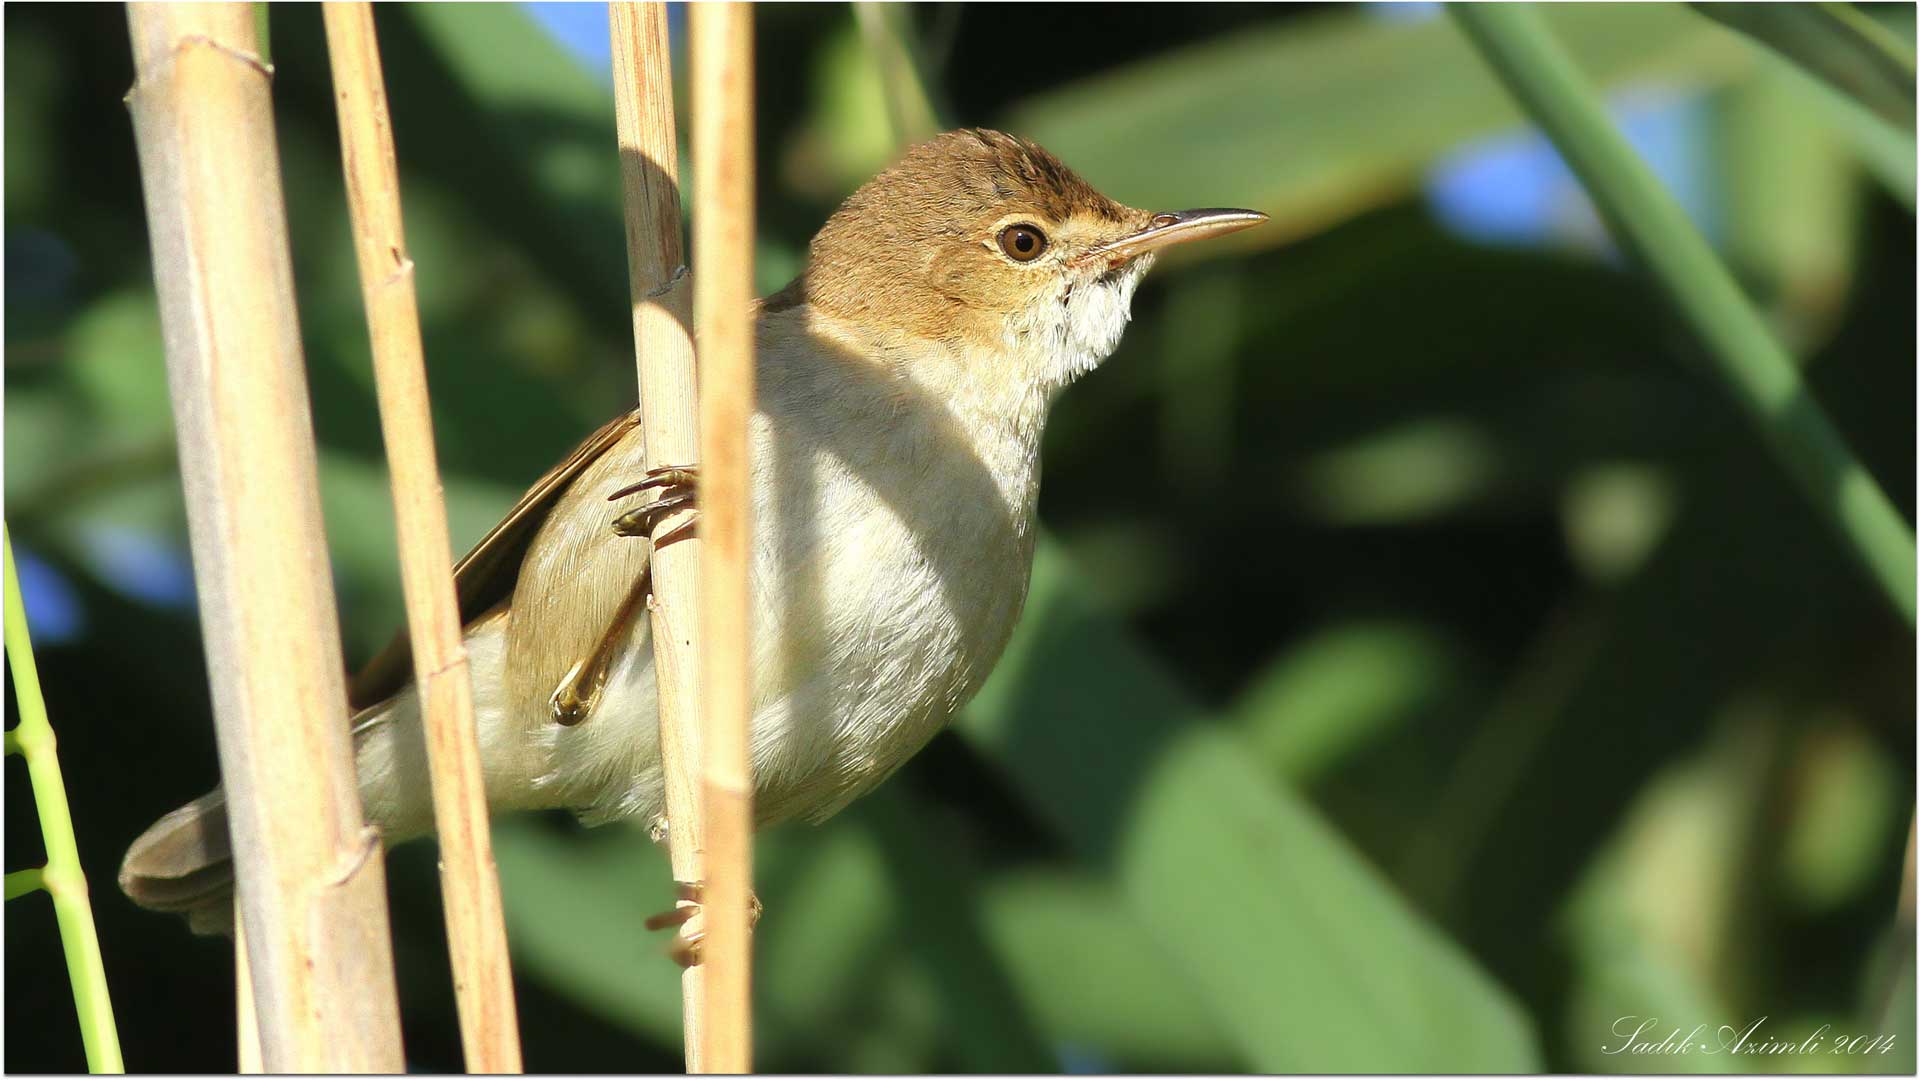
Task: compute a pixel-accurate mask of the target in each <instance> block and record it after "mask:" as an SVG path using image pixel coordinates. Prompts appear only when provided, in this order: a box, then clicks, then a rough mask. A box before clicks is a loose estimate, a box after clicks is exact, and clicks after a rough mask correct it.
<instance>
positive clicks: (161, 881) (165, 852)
mask: <svg viewBox="0 0 1920 1080" xmlns="http://www.w3.org/2000/svg"><path fill="white" fill-rule="evenodd" d="M120 889H121V891H122V892H125V893H126V894H127V896H128V897H129V898H131V899H132V900H133V902H134V903H136V904H139V905H140V906H141V907H143V908H147V909H149V910H152V911H172V912H176V913H178V914H181V915H185V916H186V917H187V925H188V926H189V927H191V928H192V929H193V932H194V933H196V934H227V935H231V934H232V933H233V846H232V842H231V841H230V839H229V838H228V835H227V793H226V791H225V790H224V789H221V788H215V789H213V791H212V792H211V793H209V794H207V795H202V796H201V797H200V798H198V799H195V800H193V801H192V802H190V803H188V804H187V805H185V806H183V807H181V808H180V809H178V810H175V811H174V812H172V813H170V814H168V815H167V816H166V817H163V818H161V819H160V820H159V821H156V822H154V823H153V825H152V826H151V827H149V828H148V829H147V831H146V832H144V833H141V834H140V839H138V840H135V841H134V842H133V846H132V847H130V848H128V849H127V857H126V860H125V861H123V862H122V863H121V864H120Z"/></svg>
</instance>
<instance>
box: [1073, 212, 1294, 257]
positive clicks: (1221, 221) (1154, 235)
mask: <svg viewBox="0 0 1920 1080" xmlns="http://www.w3.org/2000/svg"><path fill="white" fill-rule="evenodd" d="M1265 220H1267V215H1265V214H1263V213H1261V212H1260V211H1258V210H1222V209H1218V208H1209V209H1205V210H1176V211H1173V212H1172V213H1166V214H1155V215H1153V220H1152V221H1150V222H1148V223H1147V227H1146V228H1144V229H1141V230H1140V231H1139V232H1137V233H1134V234H1133V235H1132V236H1127V237H1123V238H1121V239H1119V240H1116V241H1114V242H1113V243H1111V244H1107V245H1105V246H1103V247H1097V248H1094V249H1093V250H1092V251H1089V252H1087V255H1086V258H1087V259H1089V260H1092V259H1100V258H1104V259H1106V260H1107V262H1108V263H1109V264H1110V265H1114V266H1118V265H1119V264H1121V263H1123V262H1126V261H1127V260H1128V259H1131V258H1133V257H1134V256H1136V255H1144V254H1146V253H1147V252H1149V251H1158V250H1159V249H1161V248H1163V247H1168V246H1170V245H1173V244H1184V243H1186V242H1188V241H1189V240H1205V239H1207V238H1208V237H1211V236H1225V235H1227V234H1228V233H1235V232H1239V231H1240V230H1241V229H1251V228H1253V227H1254V226H1255V225H1258V224H1260V223H1261V222H1263V221H1265Z"/></svg>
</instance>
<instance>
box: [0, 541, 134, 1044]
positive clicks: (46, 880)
mask: <svg viewBox="0 0 1920 1080" xmlns="http://www.w3.org/2000/svg"><path fill="white" fill-rule="evenodd" d="M0 546H3V547H4V548H5V561H6V641H7V666H8V667H9V668H11V669H12V670H13V691H14V695H15V697H16V698H17V700H18V701H19V704H20V722H19V724H17V725H16V726H15V727H14V729H13V730H12V731H11V732H8V734H9V735H10V736H12V737H13V740H14V741H15V742H16V743H17V744H18V746H19V748H20V752H21V754H22V755H23V756H25V757H26V759H27V776H28V778H29V780H30V782H31V783H32V785H33V802H34V806H35V807H36V808H37V809H38V810H39V812H40V832H41V836H42V837H43V839H44V842H45V844H46V848H47V865H46V867H45V868H44V869H42V870H41V871H40V874H41V879H40V882H39V884H40V885H41V886H42V887H44V888H45V889H46V890H47V892H49V893H51V894H52V895H53V911H54V916H55V918H56V919H58V921H59V925H60V944H61V946H62V947H63V948H64V949H65V951H66V955H67V974H68V975H69V976H70V977H71V979H72V980H73V1007H74V1010H75V1011H76V1012H78V1013H79V1014H80V1038H81V1040H82V1041H83V1042H84V1043H85V1044H86V1048H87V1068H88V1069H89V1070H91V1071H93V1072H97V1073H120V1072H125V1071H127V1070H126V1066H125V1065H124V1064H123V1063H122V1062H121V1060H120V1035H119V1032H118V1030H117V1029H116V1028H115V1027H114V1023H113V1002H112V1001H111V1000H110V999H109V998H108V996H107V973H106V968H105V966H104V965H103V964H102V963H101V961H100V936H99V934H98V933H97V932H96V931H95V930H94V926H93V909H92V907H91V906H90V904H89V902H88V899H87V877H86V874H85V872H84V871H82V870H81V869H80V849H79V844H78V842H77V841H75V840H74V837H73V815H72V814H71V813H70V812H69V811H68V809H67V787H66V782H65V781H63V780H62V779H61V777H60V759H59V758H58V757H57V756H56V754H55V752H54V740H53V725H51V724H49V723H48V722H47V702H46V698H45V697H43V696H42V695H41V693H40V671H39V669H38V668H36V667H35V666H34V663H33V644H32V642H30V641H29V640H28V637H27V609H26V606H25V605H24V604H22V603H21V600H20V579H19V576H18V575H17V574H16V573H15V572H14V566H13V540H12V538H11V537H10V536H8V535H7V534H6V532H5V528H4V526H0ZM14 886H15V875H12V874H9V875H7V898H8V899H9V900H11V899H12V898H13V897H14V895H15V893H14Z"/></svg>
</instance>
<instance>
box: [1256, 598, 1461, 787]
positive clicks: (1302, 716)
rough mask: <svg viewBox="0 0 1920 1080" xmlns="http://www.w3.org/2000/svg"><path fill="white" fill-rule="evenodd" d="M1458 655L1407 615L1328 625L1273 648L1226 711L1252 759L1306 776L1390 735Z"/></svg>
mask: <svg viewBox="0 0 1920 1080" xmlns="http://www.w3.org/2000/svg"><path fill="white" fill-rule="evenodd" d="M1459 667H1460V665H1459V658H1458V657H1457V656H1455V655H1454V654H1453V650H1451V649H1449V648H1448V646H1447V643H1446V641H1445V640H1444V639H1443V638H1441V637H1440V636H1439V635H1437V634H1435V633H1434V632H1433V631H1432V630H1430V629H1428V628H1426V627H1423V626H1420V625H1417V624H1409V623H1394V622H1359V623H1346V624H1342V625H1336V626H1330V627H1327V628H1326V629H1324V630H1320V631H1317V632H1315V633H1314V634H1313V635H1312V636H1311V637H1309V638H1308V639H1307V640H1305V641H1302V642H1300V643H1298V644H1296V645H1293V646H1291V647H1289V648H1287V649H1286V650H1284V651H1282V652H1281V653H1280V655H1279V656H1277V657H1276V658H1275V659H1274V660H1273V661H1272V662H1271V663H1270V664H1268V666H1267V668H1266V669H1265V670H1264V671H1262V672H1260V674H1258V675H1256V676H1255V677H1254V680H1253V683H1252V685H1250V686H1249V687H1248V688H1247V689H1246V690H1244V691H1242V692H1241V694H1240V697H1239V699H1238V700H1236V701H1235V702H1234V703H1233V705H1232V707H1231V709H1230V710H1229V713H1228V719H1229V722H1230V723H1231V724H1232V725H1233V726H1234V727H1235V728H1236V729H1238V730H1239V732H1240V734H1241V737H1242V738H1244V739H1245V740H1246V742H1247V743H1248V745H1249V746H1251V747H1253V748H1254V750H1255V752H1256V754H1257V755H1258V758H1259V760H1260V762H1261V764H1262V765H1265V766H1266V767H1268V768H1271V769H1273V770H1274V774H1275V775H1277V776H1283V777H1285V778H1287V779H1288V780H1291V781H1294V782H1296V783H1305V782H1309V781H1311V780H1313V779H1315V778H1316V777H1318V776H1320V775H1322V774H1324V773H1326V772H1328V771H1329V770H1331V769H1332V768H1334V767H1335V766H1336V765H1338V763H1339V762H1340V760H1341V759H1342V758H1344V757H1346V756H1347V755H1349V754H1351V753H1354V752H1355V751H1357V750H1359V749H1361V748H1363V747H1365V746H1367V745H1368V744H1370V743H1374V742H1377V741H1379V740H1381V739H1383V738H1385V737H1386V736H1388V735H1390V734H1391V733H1392V731H1393V729H1394V728H1396V727H1398V726H1399V725H1401V724H1403V723H1406V722H1407V721H1408V720H1410V719H1412V718H1413V717H1414V716H1415V715H1416V713H1417V711H1418V710H1419V709H1421V708H1422V707H1427V706H1431V705H1433V704H1434V703H1435V702H1436V701H1437V700H1438V699H1440V698H1441V697H1443V696H1444V695H1446V694H1447V693H1448V692H1449V691H1450V690H1452V689H1453V688H1454V687H1455V686H1456V685H1457V684H1458V683H1459V681H1460V679H1461V672H1460V670H1459Z"/></svg>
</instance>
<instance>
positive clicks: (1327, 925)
mask: <svg viewBox="0 0 1920 1080" xmlns="http://www.w3.org/2000/svg"><path fill="white" fill-rule="evenodd" d="M1083 590H1084V587H1083V586H1081V585H1079V584H1078V583H1077V582H1076V581H1075V580H1074V577H1073V574H1072V572H1071V570H1070V569H1069V567H1068V566H1067V565H1066V564H1065V561H1064V557H1063V556H1061V555H1060V554H1059V553H1058V552H1057V551H1056V550H1055V549H1054V548H1053V546H1052V545H1051V544H1050V543H1049V544H1047V545H1044V546H1043V547H1042V548H1041V551H1040V556H1039V558H1038V560H1037V562H1036V565H1035V572H1034V581H1033V588H1032V590H1031V594H1030V596H1029V598H1028V601H1027V613H1026V616H1025V618H1024V619H1023V620H1022V622H1021V626H1020V629H1019V630H1018V631H1017V632H1016V634H1015V637H1014V641H1013V644H1012V645H1011V646H1010V647H1009V649H1008V653H1007V657H1006V658H1005V659H1004V660H1003V661H1002V662H1001V666H1000V668H999V670H998V671H996V673H995V675H994V677H993V679H992V680H990V682H989V684H988V686H987V688H986V689H985V690H984V691H983V692H982V694H981V697H980V699H979V700H978V701H977V702H976V703H975V705H974V706H973V707H972V708H971V709H970V710H969V712H968V715H967V718H966V720H965V722H964V724H963V731H964V733H965V734H966V735H967V736H968V737H969V738H970V739H971V740H972V742H973V743H974V744H975V746H977V747H978V748H979V749H980V750H981V751H982V752H983V753H985V754H987V755H989V756H990V757H991V758H992V759H993V760H994V761H996V762H998V763H999V765H1000V766H1001V767H1002V768H1003V769H1004V770H1005V771H1006V773H1007V775H1008V777H1009V778H1010V780H1011V781H1012V782H1013V783H1014V784H1015V786H1016V787H1017V788H1018V789H1019V790H1020V791H1021V792H1022V793H1023V794H1024V795H1025V796H1026V798H1027V800H1028V802H1029V803H1030V804H1031V805H1032V806H1033V807H1034V808H1035V809H1036V810H1037V811H1039V812H1040V813H1041V814H1042V815H1043V816H1045V817H1046V818H1047V819H1049V820H1050V821H1051V822H1052V823H1053V824H1054V826H1055V827H1056V828H1058V829H1059V831H1060V833H1061V834H1062V835H1063V836H1064V837H1065V838H1066V839H1067V840H1068V841H1069V842H1070V843H1072V844H1073V845H1074V847H1075V848H1077V849H1078V850H1079V851H1080V853H1081V854H1082V856H1083V857H1084V858H1086V859H1087V860H1089V861H1090V862H1091V863H1093V864H1094V865H1095V866H1097V867H1100V868H1102V869H1104V870H1107V871H1108V872H1110V873H1112V874H1113V876H1114V880H1115V882H1116V884H1117V887H1118V888H1119V891H1120V894H1121V895H1122V896H1123V897H1124V898H1125V899H1126V901H1127V904H1128V906H1129V908H1130V909H1131V910H1132V912H1133V913H1134V915H1135V917H1136V918H1138V919H1139V921H1140V923H1141V924H1142V925H1143V926H1144V927H1145V928H1146V929H1147V931H1148V933H1149V934H1151V935H1152V937H1153V939H1154V940H1155V942H1156V943H1157V944H1158V945H1159V947H1160V948H1162V949H1164V950H1165V952H1166V953H1167V954H1168V955H1169V956H1170V957H1172V958H1173V961H1174V964H1175V966H1176V968H1177V969H1178V970H1180V971H1181V972H1182V973H1183V974H1184V975H1185V976H1186V977H1187V979H1188V980H1189V981H1191V982H1192V984H1193V985H1194V986H1195V987H1196V990H1197V993H1198V996H1199V999H1200V1001H1201V1002H1202V1003H1203V1004H1204V1006H1205V1007H1206V1008H1208V1009H1209V1010H1211V1011H1212V1012H1213V1014H1214V1015H1215V1016H1216V1017H1217V1019H1218V1022H1219V1024H1220V1026H1221V1028H1222V1029H1223V1030H1225V1031H1227V1032H1228V1033H1229V1034H1230V1035H1231V1037H1232V1038H1233V1039H1234V1041H1235V1042H1236V1043H1237V1045H1238V1046H1239V1049H1240V1051H1241V1053H1242V1054H1243V1055H1245V1059H1246V1062H1247V1064H1248V1065H1249V1066H1250V1067H1252V1068H1253V1069H1255V1070H1259V1071H1267V1072H1288V1071H1309V1072H1398V1071H1440V1072H1452V1071H1465V1072H1527V1071H1531V1070H1534V1069H1536V1068H1537V1067H1538V1055H1537V1051H1536V1049H1535V1045H1534V1039H1533V1034H1532V1032H1531V1030H1530V1028H1529V1025H1528V1022H1527V1020H1526V1018H1525V1017H1524V1015H1523V1014H1522V1013H1521V1012H1520V1010H1519V1008H1518V1007H1517V1006H1516V1004H1515V1003H1514V1002H1513V1001H1512V1000H1511V999H1510V998H1509V997H1508V996H1507V994H1506V992H1505V991H1504V990H1502V989H1501V988H1500V987H1499V986H1498V985H1496V984H1495V983H1494V982H1493V981H1492V980H1491V979H1490V978H1488V976H1487V975H1486V974H1485V973H1483V972H1482V971H1480V970H1479V969H1478V968H1477V967H1476V966H1475V965H1474V963H1473V961H1472V959H1471V958H1470V957H1468V956H1467V955H1466V954H1464V953H1463V952H1462V951H1461V950H1460V949H1459V948H1458V947H1457V946H1456V945H1454V944H1453V943H1452V942H1451V941H1449V940H1448V939H1447V938H1446V937H1445V936H1444V935H1443V934H1441V933H1440V932H1439V931H1438V930H1436V929H1435V928H1434V927H1433V926H1431V925H1430V924H1429V923H1427V922H1426V920H1424V919H1423V918H1421V917H1420V916H1419V915H1418V914H1417V913H1415V912H1414V911H1412V910H1410V909H1409V908H1408V907H1407V905H1406V904H1405V902H1404V901H1403V900H1401V899H1400V897H1399V896H1398V895H1397V893H1396V892H1395V891H1394V890H1393V888H1392V887H1391V886H1389V885H1388V884H1387V882H1386V881H1385V880H1383V879H1382V877H1381V876H1380V875H1379V873H1378V872H1377V871H1375V870H1374V869H1373V868H1372V867H1370V866H1368V865H1367V864H1366V863H1365V862H1364V861H1363V860H1361V859H1360V858H1359V857H1358V856H1357V855H1356V854H1355V853H1354V851H1353V850H1352V849H1351V848H1350V847H1349V846H1348V845H1347V844H1346V842H1345V841H1344V840H1343V839H1342V838H1341V837H1340V836H1339V834H1338V833H1336V832H1335V831H1334V830H1333V829H1332V828H1330V827H1329V826H1328V825H1327V823H1326V822H1325V821H1323V820H1322V819H1321V818H1320V816H1319V815H1318V814H1317V813H1315V812H1314V811H1313V810H1312V809H1311V808H1310V807H1309V806H1307V805H1306V804H1305V803H1304V802H1303V801H1301V800H1300V798H1299V797H1298V796H1297V795H1295V794H1293V793H1292V792H1290V791H1287V790H1285V789H1283V788H1278V787H1275V786H1274V784H1273V783H1272V782H1271V780H1270V779H1269V778H1268V777H1267V776H1266V775H1265V773H1264V772H1263V771H1262V770H1261V769H1260V768H1259V767H1258V766H1257V765H1255V763H1254V762H1253V761H1252V760H1250V756H1249V754H1248V753H1247V750H1246V748H1245V747H1244V745H1242V744H1241V743H1240V742H1239V740H1238V739H1236V738H1234V737H1233V736H1232V735H1231V734H1230V733H1229V732H1227V731H1226V730H1225V729H1223V728H1221V727H1219V726H1217V725H1216V724H1214V723H1212V722H1210V721H1208V720H1207V719H1205V718H1204V717H1202V716H1201V715H1200V714H1199V711H1198V709H1196V708H1195V707H1194V705H1193V704H1192V703H1191V702H1190V701H1188V700H1187V698H1186V696H1185V694H1184V693H1183V692H1182V691H1181V690H1180V689H1179V687H1178V686H1177V685H1176V684H1175V682H1174V681H1173V680H1172V678H1171V677H1170V676H1169V675H1167V674H1166V673H1164V672H1162V671H1161V670H1160V669H1159V668H1158V667H1157V666H1156V665H1155V664H1154V662H1153V661H1152V659H1151V658H1150V657H1149V656H1148V655H1147V654H1145V653H1143V652H1142V651H1140V650H1139V649H1138V648H1137V647H1136V646H1134V645H1132V644H1131V643H1130V642H1129V641H1128V640H1127V638H1126V637H1125V635H1124V634H1123V633H1122V632H1120V631H1119V630H1118V629H1117V628H1116V627H1114V626H1113V625H1112V624H1111V623H1110V622H1109V621H1108V620H1107V619H1106V618H1104V617H1103V616H1102V615H1101V614H1100V613H1099V612H1097V611H1096V610H1095V609H1094V608H1093V607H1092V606H1091V604H1090V603H1089V602H1088V601H1087V600H1086V599H1085V596H1086V594H1085V592H1084V591H1083Z"/></svg>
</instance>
